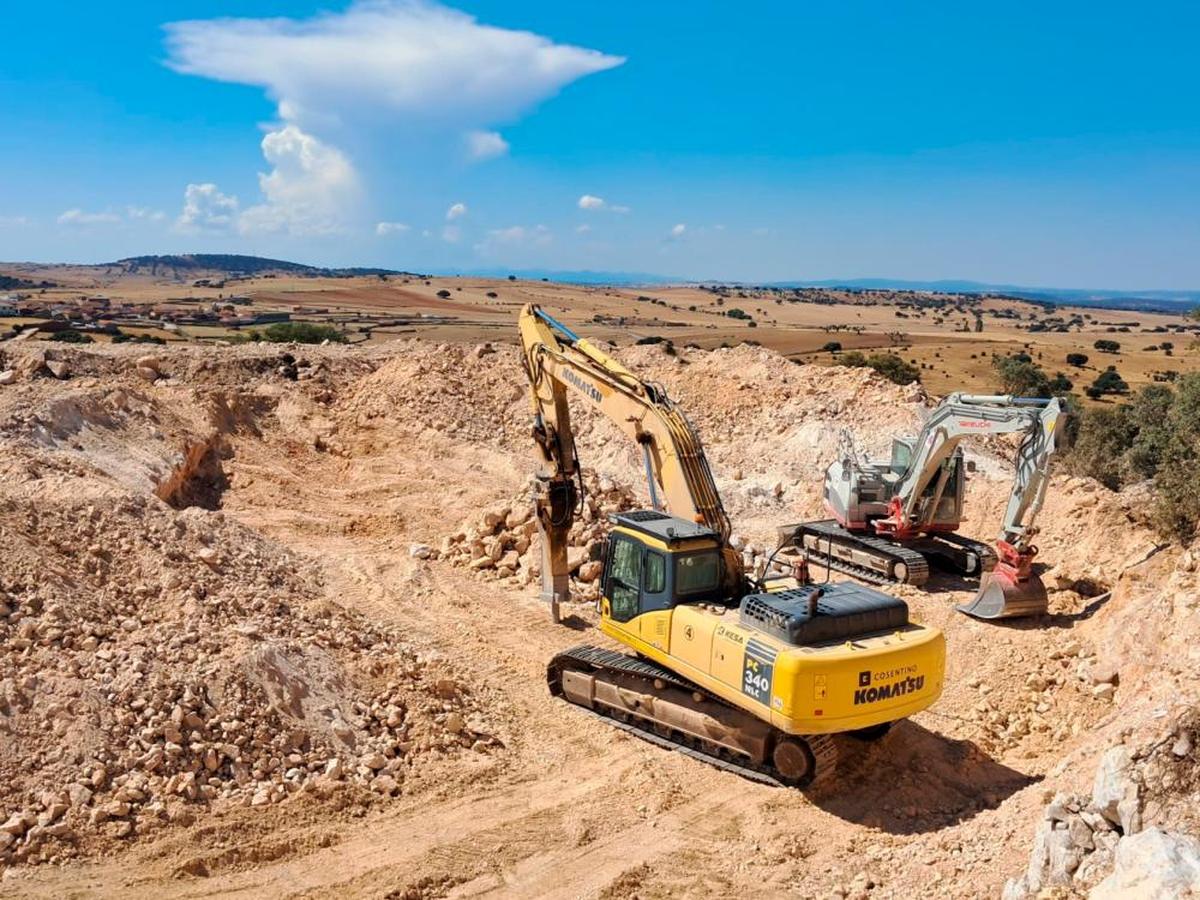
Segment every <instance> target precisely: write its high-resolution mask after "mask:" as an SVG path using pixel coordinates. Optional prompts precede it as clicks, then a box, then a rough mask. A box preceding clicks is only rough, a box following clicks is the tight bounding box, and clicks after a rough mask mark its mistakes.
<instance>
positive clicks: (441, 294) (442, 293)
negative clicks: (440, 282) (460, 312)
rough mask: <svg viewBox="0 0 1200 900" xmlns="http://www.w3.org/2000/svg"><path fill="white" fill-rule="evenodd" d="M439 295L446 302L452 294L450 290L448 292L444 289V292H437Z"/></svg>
mask: <svg viewBox="0 0 1200 900" xmlns="http://www.w3.org/2000/svg"><path fill="white" fill-rule="evenodd" d="M437 295H438V296H439V297H441V298H442V299H443V300H446V299H449V297H450V292H449V291H448V290H446V289H445V288H442V290H440V291H438V292H437Z"/></svg>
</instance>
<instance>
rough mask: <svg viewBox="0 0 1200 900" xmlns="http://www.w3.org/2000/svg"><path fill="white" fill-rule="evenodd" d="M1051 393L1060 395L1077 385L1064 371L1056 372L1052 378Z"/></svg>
mask: <svg viewBox="0 0 1200 900" xmlns="http://www.w3.org/2000/svg"><path fill="white" fill-rule="evenodd" d="M1049 386H1050V393H1052V394H1054V395H1055V396H1058V395H1060V394H1066V393H1069V392H1070V390H1071V388H1073V387H1075V385H1074V384H1073V383H1072V381H1071V379H1070V378H1068V377H1067V376H1066V375H1064V374H1063V373H1062V372H1055V373H1054V377H1053V378H1051V379H1050V385H1049Z"/></svg>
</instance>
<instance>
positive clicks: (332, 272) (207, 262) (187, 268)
mask: <svg viewBox="0 0 1200 900" xmlns="http://www.w3.org/2000/svg"><path fill="white" fill-rule="evenodd" d="M107 265H108V266H110V267H119V268H121V269H124V270H125V271H126V272H129V273H131V274H133V273H137V272H148V273H149V274H151V275H163V274H166V273H168V272H174V273H177V274H180V275H183V274H185V273H195V272H222V273H224V274H226V275H260V274H262V273H264V272H283V273H287V274H291V275H306V276H311V277H314V278H316V277H327V278H328V277H334V278H339V277H340V278H349V277H353V276H356V275H408V274H411V273H408V272H400V271H397V270H395V269H373V268H362V267H351V268H345V269H324V268H321V267H319V266H309V265H305V264H304V263H297V262H289V261H287V260H284V259H268V258H266V257H263V256H242V255H240V254H237V253H183V254H178V255H165V256H130V257H128V258H127V259H119V260H117V261H116V262H112V263H107Z"/></svg>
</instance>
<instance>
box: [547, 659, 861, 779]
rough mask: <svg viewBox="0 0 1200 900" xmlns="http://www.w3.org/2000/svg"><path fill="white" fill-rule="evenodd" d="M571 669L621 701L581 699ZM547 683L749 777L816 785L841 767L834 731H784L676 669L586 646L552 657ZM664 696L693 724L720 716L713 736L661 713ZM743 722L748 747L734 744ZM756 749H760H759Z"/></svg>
mask: <svg viewBox="0 0 1200 900" xmlns="http://www.w3.org/2000/svg"><path fill="white" fill-rule="evenodd" d="M568 673H572V674H576V675H582V676H584V679H585V680H586V679H587V678H588V677H591V678H593V679H595V680H596V681H598V682H601V683H603V685H604V686H606V687H609V688H613V687H615V686H617V685H620V686H619V687H617V689H616V691H610V694H611V695H615V696H619V698H620V701H619V702H615V703H614V702H611V701H609V702H606V701H605V700H604V699H601V698H600V697H599V693H600V692H599V691H597V692H596V696H595V698H594V699H593V702H591V703H590V705H589V704H588V703H587V702H582V701H583V699H584V698H583V697H581V695H580V694H579V692H578V689H576V690H574V691H573V690H571V689H570V687H569V686H568V684H567V682H568V679H569V678H570V675H569V674H568ZM546 680H547V684H548V686H549V688H550V693H551V694H552V695H554V696H555V697H560V698H562V699H564V700H566V701H567V702H569V703H571V704H572V705H574V706H577V707H579V708H580V709H582V710H583V711H585V712H589V713H591V714H592V715H594V716H597V717H599V718H603V719H606V720H607V721H608V722H610V723H611V724H612V725H615V726H616V727H617V728H620V729H621V730H623V731H626V732H628V733H630V734H634V735H636V736H637V737H640V738H642V739H643V740H645V741H648V742H649V743H652V744H655V745H656V746H659V747H663V748H665V749H669V750H675V751H678V752H679V753H682V754H683V755H685V756H689V757H691V758H692V759H696V760H700V761H701V762H705V763H708V764H709V765H711V766H714V767H716V768H718V769H723V770H724V771H726V772H733V773H735V774H737V775H740V776H741V777H743V778H746V779H748V780H750V781H755V782H758V783H760V784H769V785H774V786H776V787H800V788H804V789H806V790H812V789H815V788H818V787H821V786H823V785H825V784H827V783H828V781H829V780H830V779H831V778H832V776H833V774H834V772H835V770H836V768H837V757H838V748H837V744H836V742H835V741H834V739H833V738H832V737H831V736H829V735H823V734H822V735H804V736H799V735H787V734H784V733H783V732H781V731H779V730H778V729H776V728H773V727H772V726H770V725H768V724H767V723H765V722H763V721H762V720H761V719H758V718H756V717H755V716H753V715H752V714H751V713H748V712H746V711H745V710H742V709H739V708H737V707H735V706H733V705H732V704H730V703H728V702H726V701H725V700H722V699H721V698H720V697H717V696H715V695H713V694H711V693H709V692H708V691H706V690H704V689H703V688H701V687H700V686H698V685H696V684H693V683H692V682H690V681H688V680H687V679H685V678H682V677H681V676H680V675H679V674H677V673H676V672H673V671H671V670H670V669H667V668H664V667H662V666H659V665H656V664H655V663H652V662H649V661H647V660H644V659H636V658H634V657H631V656H626V655H625V654H623V653H618V652H615V651H612V650H605V649H603V648H601V647H594V646H591V645H588V644H583V645H580V646H578V647H574V648H572V649H570V650H566V651H564V652H562V653H559V654H558V655H557V656H555V657H554V658H553V659H552V660H551V661H550V664H549V666H548V667H547V670H546ZM593 687H594V684H593ZM681 697H683V698H686V700H685V702H683V703H681V702H680V698H681ZM656 701H660V702H656ZM661 701H665V705H666V707H668V708H670V709H673V710H674V711H675V712H676V713H678V712H679V711H682V712H684V713H690V714H692V716H694V717H695V718H693V719H692V720H693V721H695V720H696V718H702V717H704V716H705V715H706V712H707V715H712V714H714V713H715V714H717V715H719V716H720V717H721V719H722V720H723V721H721V722H719V723H718V722H715V721H712V720H710V721H709V722H708V723H707V724H708V727H709V728H710V729H711V731H710V732H709V735H710V736H712V737H713V738H714V739H713V740H708V739H706V738H705V737H701V736H700V735H699V734H697V733H696V730H695V729H688V728H687V726H686V725H684V724H682V722H683V720H681V719H680V718H679V717H678V716H677V715H676V716H667V717H663V716H656V715H655V711H656V710H657V709H658V708H659V706H660V705H662V704H661ZM741 720H744V721H743V722H742V724H743V727H744V729H745V730H746V731H747V741H746V746H745V747H744V748H741V749H740V750H738V749H731V748H730V746H729V744H730V741H729V740H728V738H729V736H730V734H731V733H732V732H733V731H736V730H737V729H736V726H737V723H738V722H739V721H741ZM730 725H732V726H733V727H732V729H731V730H730V731H726V730H725V729H723V728H722V726H727V727H728V726H730ZM755 747H757V748H760V749H761V752H759V753H755V752H754V748H755ZM772 757H776V758H779V759H780V760H782V761H783V762H784V763H785V765H786V764H787V763H788V762H790V761H794V760H800V762H799V766H800V767H801V768H803V769H805V771H804V772H803V774H802V775H800V776H799V777H796V774H795V772H793V773H792V775H791V776H790V777H789V775H787V774H785V773H783V772H781V771H779V770H778V769H777V768H776V767H775V765H773V764H772Z"/></svg>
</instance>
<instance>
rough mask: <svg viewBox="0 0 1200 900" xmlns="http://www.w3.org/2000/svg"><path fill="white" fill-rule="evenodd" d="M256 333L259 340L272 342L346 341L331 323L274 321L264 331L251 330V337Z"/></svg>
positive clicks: (311, 342)
mask: <svg viewBox="0 0 1200 900" xmlns="http://www.w3.org/2000/svg"><path fill="white" fill-rule="evenodd" d="M258 335H261V340H264V341H270V342H271V343H273V344H286V343H291V342H295V343H297V344H320V343H321V342H323V341H329V342H330V343H331V344H344V343H346V336H345V335H344V334H342V333H341V332H340V331H338V330H337V329H336V328H334V327H333V326H332V325H317V324H315V323H313V322H276V323H275V324H274V325H270V326H268V327H267V328H266V329H265V330H264V331H261V332H259V331H255V332H253V333H252V336H251V339H252V340H254V339H258V338H256V337H255V336H258Z"/></svg>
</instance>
